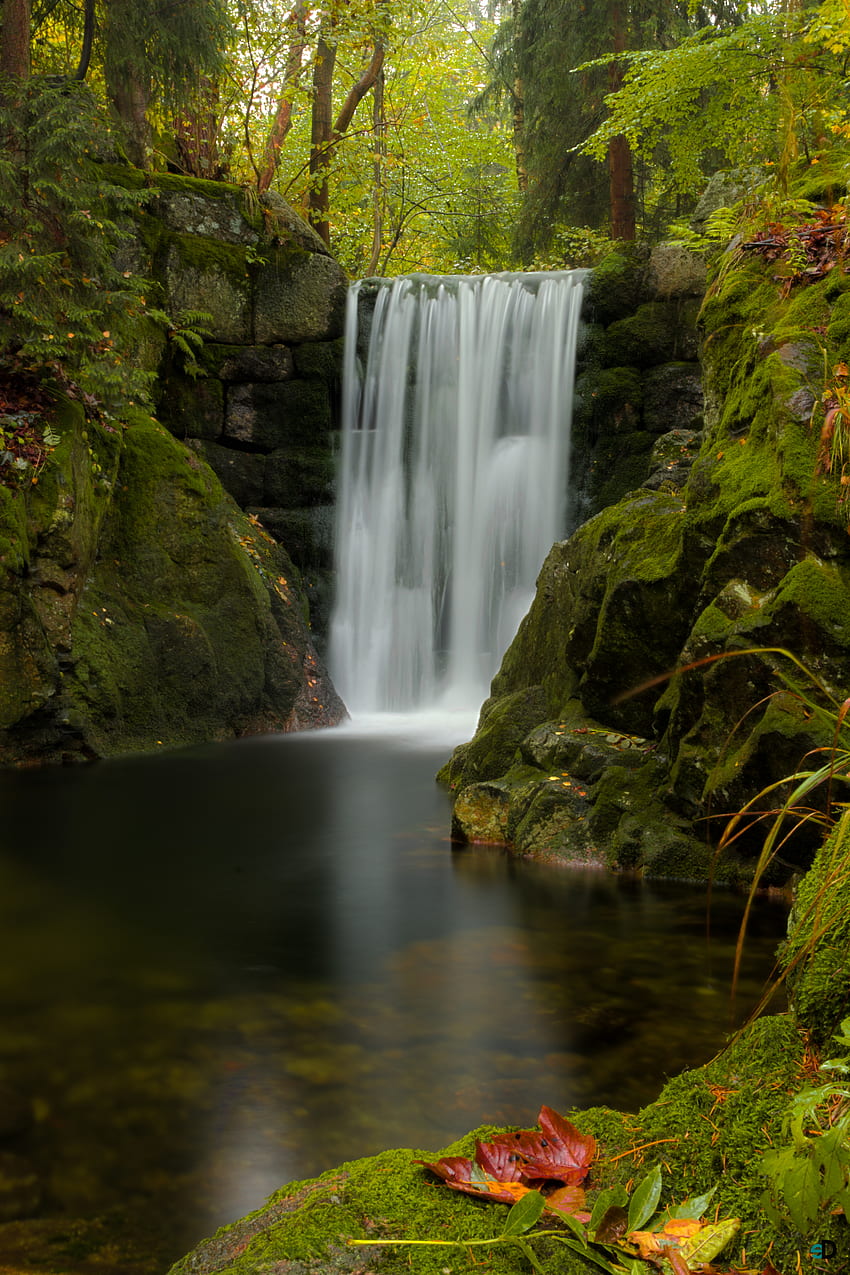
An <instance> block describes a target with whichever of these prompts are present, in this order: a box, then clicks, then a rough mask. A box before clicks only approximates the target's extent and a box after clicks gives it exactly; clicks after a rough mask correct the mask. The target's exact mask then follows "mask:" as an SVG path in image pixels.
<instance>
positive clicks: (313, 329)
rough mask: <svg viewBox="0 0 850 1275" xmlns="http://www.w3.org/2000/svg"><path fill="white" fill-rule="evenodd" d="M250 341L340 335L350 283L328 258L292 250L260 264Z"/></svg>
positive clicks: (297, 339) (269, 342)
mask: <svg viewBox="0 0 850 1275" xmlns="http://www.w3.org/2000/svg"><path fill="white" fill-rule="evenodd" d="M256 279H257V282H256V287H257V291H256V302H255V316H254V337H255V340H256V341H258V342H259V343H260V344H266V345H270V344H273V343H277V342H280V341H283V342H287V341H295V342H301V341H317V340H320V339H321V338H323V337H324V338H333V337H339V336H341V335H342V330H343V323H344V317H345V297H346V292H347V290H348V280H347V278H346V275H345V271H344V270H343V269H342V267H341V266H340V265H338V264H337V263H336V262H335V261H334V260H333V259H332V258H331V257H324V256H321V255H319V254H318V253H310V252H297V251H294V250H293V251H291V252H290V253H288V254H286V255H282V254H281V255H279V256H278V257H276V258H275V259H274V260H270V261H268V262H265V263H263V264H261V265H259V266H258V268H257V277H256Z"/></svg>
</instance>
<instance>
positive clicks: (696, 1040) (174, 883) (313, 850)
mask: <svg viewBox="0 0 850 1275" xmlns="http://www.w3.org/2000/svg"><path fill="white" fill-rule="evenodd" d="M445 755H446V749H445V747H440V748H432V749H430V750H429V749H423V748H420V749H413V748H410V747H406V746H405V745H404V744H403V743H402V742H400V741H399V740H398V739H389V740H388V739H383V740H381V739H375V738H371V739H369V738H356V737H352V736H350V735H345V734H339V733H336V732H330V733H325V734H323V735H322V736H321V737H318V736H313V737H303V736H302V737H284V738H280V737H277V738H272V739H262V740H247V741H242V742H240V743H238V744H232V745H219V746H215V747H211V748H208V749H203V750H192V751H187V752H184V753H171V754H169V755H167V756H165V755H164V756H158V757H152V758H142V759H134V760H131V761H122V762H110V763H101V764H99V765H97V766H95V767H91V768H87V769H73V770H52V771H42V772H26V773H14V774H10V773H0V803H2V805H1V806H0V808H2V824H0V936H2V937H0V1014H2V1033H1V1034H0V1080H2V1079H4V1078H5V1079H6V1080H7V1081H11V1082H12V1083H14V1084H15V1085H17V1086H18V1087H19V1088H21V1089H23V1090H25V1091H26V1092H27V1093H28V1094H29V1095H30V1096H31V1097H32V1098H33V1099H34V1100H35V1102H36V1109H37V1112H38V1116H39V1120H38V1124H37V1127H36V1130H35V1132H34V1133H32V1134H30V1135H29V1136H28V1139H27V1145H26V1147H24V1148H22V1149H24V1150H26V1152H27V1154H29V1155H30V1156H31V1157H33V1158H35V1159H36V1161H37V1163H38V1165H39V1168H40V1170H41V1172H42V1174H43V1177H44V1179H45V1181H46V1185H47V1199H46V1205H45V1209H46V1211H47V1212H53V1213H55V1212H66V1213H68V1214H69V1215H86V1214H88V1215H91V1214H93V1213H96V1212H101V1211H103V1210H108V1209H113V1210H119V1211H120V1215H121V1216H122V1217H124V1216H126V1224H127V1226H128V1227H131V1228H136V1230H138V1229H139V1228H141V1229H142V1231H143V1232H145V1233H147V1234H148V1236H149V1241H148V1242H149V1243H150V1245H151V1246H152V1248H155V1249H156V1251H157V1253H159V1254H160V1255H161V1257H160V1260H161V1262H162V1265H163V1268H164V1265H165V1264H166V1262H167V1259H168V1258H173V1257H176V1256H178V1255H179V1254H180V1253H181V1252H182V1251H184V1250H185V1249H187V1248H188V1247H190V1246H191V1245H192V1244H193V1243H194V1242H195V1241H197V1240H198V1239H199V1238H200V1237H201V1236H203V1235H204V1234H208V1233H209V1232H210V1231H211V1230H212V1229H214V1227H215V1226H217V1225H219V1224H221V1223H223V1222H225V1221H227V1220H230V1219H232V1218H234V1217H236V1216H238V1215H240V1214H241V1213H243V1212H245V1211H247V1210H248V1209H250V1208H254V1207H257V1206H258V1205H259V1204H260V1203H261V1202H262V1200H263V1199H264V1197H265V1196H266V1194H268V1192H270V1191H271V1190H273V1189H274V1188H275V1187H276V1186H278V1185H280V1184H282V1183H283V1182H285V1181H287V1180H290V1179H293V1178H298V1177H305V1176H309V1175H313V1174H316V1173H318V1172H320V1171H322V1170H324V1169H326V1168H329V1167H331V1166H332V1165H334V1164H336V1163H338V1162H340V1161H341V1160H343V1159H346V1158H352V1157H355V1156H359V1155H365V1154H369V1153H371V1152H374V1151H376V1150H378V1149H380V1148H381V1147H384V1146H418V1147H422V1148H426V1149H430V1150H434V1149H437V1148H438V1147H439V1146H441V1145H442V1144H444V1143H446V1142H448V1141H450V1140H451V1139H452V1138H454V1137H456V1136H458V1135H460V1134H461V1133H463V1132H465V1131H466V1130H467V1129H469V1128H471V1127H473V1126H474V1125H476V1124H478V1123H481V1122H484V1121H492V1122H517V1123H524V1124H525V1123H533V1122H534V1119H535V1117H536V1114H537V1111H538V1109H539V1107H540V1104H541V1103H542V1102H546V1103H548V1104H549V1105H551V1106H554V1107H556V1108H559V1109H561V1110H565V1109H567V1108H569V1107H570V1106H573V1105H589V1104H595V1103H608V1104H611V1105H615V1106H618V1107H622V1108H626V1109H634V1108H635V1107H636V1106H638V1105H639V1104H641V1103H643V1102H645V1101H647V1100H649V1099H651V1098H652V1097H654V1096H655V1094H656V1093H657V1090H658V1088H659V1085H660V1084H661V1082H662V1081H663V1079H664V1077H665V1076H666V1075H668V1074H673V1073H675V1072H677V1071H679V1070H681V1069H682V1068H683V1067H685V1066H689V1065H696V1064H699V1063H700V1062H702V1061H705V1060H706V1059H707V1058H708V1057H710V1056H711V1054H712V1053H713V1052H715V1051H716V1049H717V1047H718V1046H719V1045H720V1044H721V1042H722V1039H723V1036H724V1033H725V1032H726V1030H727V1028H728V1027H729V1013H730V1007H729V1000H728V983H729V976H730V969H731V961H732V949H733V946H734V936H735V932H736V929H737V924H738V920H739V916H740V912H741V906H742V904H741V900H740V899H739V898H736V897H734V896H731V895H726V894H719V895H716V896H715V899H714V903H713V908H712V917H711V931H712V937H711V942H710V943H707V941H706V934H705V897H704V894H703V892H702V891H700V890H699V889H693V888H689V887H685V886H678V885H675V884H660V883H639V882H633V881H625V880H618V879H611V878H608V877H606V876H604V875H602V874H600V873H595V872H587V871H571V870H566V869H555V868H549V867H544V866H540V865H534V864H526V863H519V862H516V861H514V860H512V859H510V858H509V857H508V856H507V855H505V854H504V853H502V852H500V851H498V850H495V849H489V848H483V847H481V848H465V849H453V848H452V847H451V846H450V845H449V843H448V841H447V828H448V806H447V802H446V800H445V798H444V796H443V795H442V794H441V793H440V792H439V791H438V790H437V789H436V788H435V786H434V784H433V781H432V776H433V774H434V771H435V770H436V768H437V766H438V764H439V763H440V762H442V760H444V758H445ZM784 921H785V913H784V909H783V908H782V907H781V906H780V905H778V904H771V903H767V902H765V903H764V904H763V905H761V906H760V907H758V908H757V909H756V915H755V919H754V923H753V927H752V937H751V939H750V942H749V945H748V949H747V950H748V955H747V970H746V976H745V979H744V984H743V992H742V996H741V998H740V1002H739V1007H740V1010H741V1012H742V1013H743V1012H745V1011H746V1009H747V1008H748V1007H749V1005H750V1004H752V1003H753V1002H754V1001H755V999H756V998H757V995H758V992H759V990H760V987H761V983H762V980H763V978H764V977H765V976H766V975H767V973H768V972H769V969H770V966H771V963H772V953H773V950H774V948H775V945H776V942H777V939H778V937H779V935H780V934H781V932H782V930H783V927H784ZM0 1246H1V1245H0ZM2 1257H3V1254H2V1252H0V1260H2Z"/></svg>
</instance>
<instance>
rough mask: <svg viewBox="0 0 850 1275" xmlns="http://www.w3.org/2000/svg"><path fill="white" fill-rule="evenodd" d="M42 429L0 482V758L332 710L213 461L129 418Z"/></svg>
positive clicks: (265, 561)
mask: <svg viewBox="0 0 850 1275" xmlns="http://www.w3.org/2000/svg"><path fill="white" fill-rule="evenodd" d="M52 427H53V431H54V436H55V437H56V438H57V439H58V441H57V443H56V446H55V447H54V448H53V450H52V452H51V453H50V455H49V457H48V459H47V462H46V464H45V465H44V467H43V468H42V470H41V472H40V474H39V475H38V482H37V483H32V482H27V483H26V485H25V486H20V487H18V488H16V489H13V488H10V487H0V518H2V523H0V528H1V529H0V760H2V761H3V762H5V763H7V764H9V763H23V762H28V761H51V760H53V761H58V760H69V759H73V758H77V757H96V756H107V755H111V754H116V753H123V752H130V751H137V750H144V749H156V748H161V747H169V746H174V745H177V744H187V743H194V742H200V741H205V740H211V739H222V738H227V737H232V736H234V735H240V734H246V733H252V732H257V731H265V730H294V729H300V728H305V727H310V726H320V725H326V724H330V723H333V722H336V721H339V720H340V718H341V717H342V716H344V709H343V707H342V705H341V703H340V701H339V699H338V697H337V696H336V694H335V692H334V690H333V688H332V686H331V685H330V683H329V681H328V679H327V676H326V674H325V673H324V670H323V669H322V667H321V665H320V663H319V661H318V657H317V656H316V653H315V651H314V649H313V645H312V641H311V638H310V633H309V630H308V627H307V622H306V603H305V600H304V596H303V592H302V590H301V585H300V579H299V576H298V573H297V571H296V570H295V569H294V567H293V566H292V563H291V562H290V561H289V559H288V557H287V555H286V553H285V552H284V550H283V549H282V548H281V547H280V546H279V545H277V544H276V543H275V542H274V541H273V540H272V538H271V537H270V536H269V535H268V534H267V533H265V532H264V531H263V529H262V527H260V526H259V524H258V523H256V522H254V523H252V522H251V521H250V520H249V519H248V518H246V517H245V516H244V515H243V514H241V513H240V511H239V510H238V509H237V508H236V506H235V505H234V503H233V501H232V500H231V498H230V497H229V496H228V495H227V494H226V493H225V492H224V491H223V489H222V487H221V485H220V484H219V482H218V480H217V479H216V478H215V476H214V475H213V474H212V472H211V471H210V469H209V468H208V467H207V466H206V465H205V464H203V463H202V462H201V461H200V460H199V459H198V457H197V456H196V455H195V454H194V453H193V452H192V451H190V450H189V449H187V448H186V447H184V446H183V445H182V444H180V443H179V442H177V441H176V440H175V439H173V438H172V437H171V436H170V435H169V433H168V432H167V431H166V430H165V429H163V427H162V426H161V425H159V424H157V423H156V422H155V421H153V420H151V419H150V418H148V417H145V416H144V415H143V414H141V413H135V414H134V415H133V417H132V420H131V421H130V420H128V421H126V422H125V423H124V424H122V425H120V426H112V425H106V424H102V423H97V422H96V421H91V420H88V421H87V420H86V418H85V416H84V414H83V411H82V408H81V407H80V406H79V405H77V404H75V403H71V402H70V401H68V402H66V403H65V405H64V407H63V408H62V409H61V410H60V412H59V413H58V415H57V417H56V418H55V419H54V421H53V422H52Z"/></svg>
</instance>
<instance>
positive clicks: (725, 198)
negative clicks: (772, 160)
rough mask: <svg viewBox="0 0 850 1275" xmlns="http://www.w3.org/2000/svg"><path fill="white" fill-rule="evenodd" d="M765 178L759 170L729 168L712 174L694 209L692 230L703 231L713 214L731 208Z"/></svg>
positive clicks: (763, 173) (765, 175) (762, 171)
mask: <svg viewBox="0 0 850 1275" xmlns="http://www.w3.org/2000/svg"><path fill="white" fill-rule="evenodd" d="M766 177H767V173H766V172H765V171H764V170H763V169H761V168H729V169H725V170H724V171H723V172H718V173H713V174H712V176H711V177H710V178H709V179H708V185H707V186H706V188H705V190H704V191H703V193H702V195H701V196H700V198H699V202H698V203H697V206H696V208H695V209H694V212H693V216H692V217H691V226H692V227H693V228H694V230H698V231H702V230H704V229H705V224H706V222H707V221H708V218H709V217H710V216H711V214H712V213H713V212H717V210H718V209H720V208H731V207H732V205H733V204H736V203H737V202H738V200H739V199H743V198H744V196H745V195H749V194H750V193H751V192H752V191H753V190H755V189H756V188H757V187H758V186H760V185H761V183H762V182H763V181H764V180H765V178H766Z"/></svg>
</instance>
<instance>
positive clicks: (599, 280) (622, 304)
mask: <svg viewBox="0 0 850 1275" xmlns="http://www.w3.org/2000/svg"><path fill="white" fill-rule="evenodd" d="M646 265H647V253H646V251H645V250H644V249H643V248H642V247H641V245H638V244H622V245H620V246H618V248H617V250H616V251H615V252H611V253H609V254H608V255H607V256H606V257H604V258H603V260H602V261H601V262H600V263H599V265H597V266H594V268H593V270H592V272H591V274H590V279H589V284H588V293H587V310H588V312H589V313H590V314H591V315H592V316H593V318H594V319H595V320H596V322H597V323H602V324H608V323H611V322H613V321H614V320H616V319H621V318H623V317H624V316H625V315H627V314H629V313H630V312H631V311H633V310H634V309H635V308H636V306H638V305H639V304H640V302H641V300H642V299H643V295H644V277H645V272H646Z"/></svg>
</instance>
